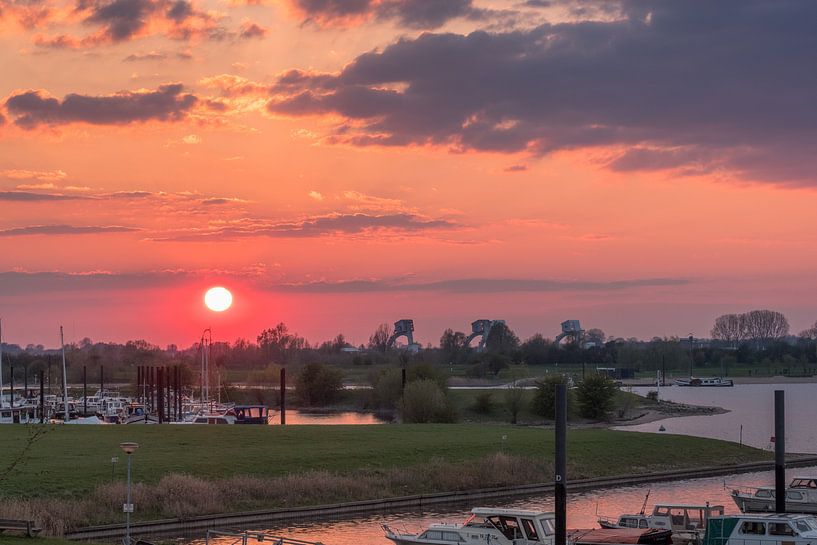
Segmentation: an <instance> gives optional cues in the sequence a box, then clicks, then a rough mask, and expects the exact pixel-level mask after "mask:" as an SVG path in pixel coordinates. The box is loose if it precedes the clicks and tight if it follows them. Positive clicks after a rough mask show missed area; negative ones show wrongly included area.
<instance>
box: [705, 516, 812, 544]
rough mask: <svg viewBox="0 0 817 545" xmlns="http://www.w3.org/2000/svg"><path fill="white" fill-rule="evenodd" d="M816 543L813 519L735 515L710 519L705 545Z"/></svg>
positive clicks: (805, 517) (804, 517)
mask: <svg viewBox="0 0 817 545" xmlns="http://www.w3.org/2000/svg"><path fill="white" fill-rule="evenodd" d="M815 539H817V519H815V518H814V517H813V516H811V515H777V514H768V515H733V516H725V517H713V518H711V519H709V522H708V524H707V530H706V539H705V541H704V545H808V544H809V543H812V542H814V540H815Z"/></svg>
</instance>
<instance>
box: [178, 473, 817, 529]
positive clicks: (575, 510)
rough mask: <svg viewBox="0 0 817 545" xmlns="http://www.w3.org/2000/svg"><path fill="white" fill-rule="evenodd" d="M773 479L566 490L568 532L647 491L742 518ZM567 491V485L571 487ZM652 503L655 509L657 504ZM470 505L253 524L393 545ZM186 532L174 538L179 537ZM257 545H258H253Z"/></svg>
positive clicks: (532, 501)
mask: <svg viewBox="0 0 817 545" xmlns="http://www.w3.org/2000/svg"><path fill="white" fill-rule="evenodd" d="M800 471H802V472H803V473H815V472H817V467H813V468H803V469H802V470H798V472H800ZM773 480H774V473H773V472H772V471H763V472H755V473H746V474H742V475H734V476H729V477H713V478H705V479H687V480H680V481H674V482H661V483H651V484H647V485H639V486H621V487H617V488H611V489H603V490H597V491H588V492H568V496H567V500H568V501H567V506H568V509H567V525H568V528H587V529H590V528H597V527H599V524H598V518H599V516H600V514H609V515H611V516H615V517H616V518H617V515H618V514H620V513H630V512H633V511H636V512H637V511H638V509H639V508H640V506H641V505H642V504H643V502H644V497H645V495H646V494H647V493H648V492H649V493H650V498H652V499H654V501H655V502H656V503H655V504H659V503H665V504H666V503H673V504H686V505H692V504H696V503H698V501H699V500H701V499H702V498H706V499H707V500H708V501H709V502H710V504H711V505H723V506H724V513H725V514H726V515H738V514H740V511H739V510H738V508H737V506H736V505H735V504H734V503H733V502H732V500H731V497H730V493H731V490H732V488H733V487H735V486H738V485H740V486H761V485H764V484H768V483H770V482H772V481H773ZM568 490H569V485H568ZM655 504H652V503H650V504H649V505H648V508H649V509H648V510H649V511H651V510H652V507H653V505H655ZM482 505H484V506H485V507H486V508H495V509H510V510H515V511H532V512H539V513H553V511H554V498H553V496H552V495H546V496H542V495H535V496H528V497H522V498H518V499H512V500H498V501H493V502H491V501H488V502H485V501H483V502H482ZM471 510H472V507H470V506H468V505H463V504H454V505H450V506H448V507H446V506H439V507H434V508H430V509H424V510H405V511H401V510H397V511H392V512H385V513H373V514H369V515H358V516H354V517H345V516H339V517H337V518H323V519H314V518H305V519H303V520H294V521H291V522H288V523H283V524H281V523H277V524H269V525H264V524H262V523H255V524H253V525H252V527H253V528H254V529H263V530H264V531H266V532H270V533H273V534H276V535H287V536H290V537H292V538H297V539H302V540H310V541H320V542H322V543H324V544H326V545H390V544H391V543H393V542H392V541H390V540H389V539H387V538H386V537H385V534H384V531H383V528H382V526H383V525H386V526H388V527H389V528H391V529H392V530H393V531H394V532H396V533H404V534H415V535H416V534H418V533H420V532H422V531H423V530H424V529H428V528H430V527H431V526H432V525H434V524H439V523H447V524H455V523H458V522H461V521H465V520H467V519H468V518H469V517H470V516H471V514H472V512H471ZM183 535H184V534H180V535H177V536H175V537H177V538H181V537H183ZM204 543H205V540H204V538H203V536H202V537H200V538H197V537H195V535H189V537H188V538H187V539H185V540H183V542H182V545H204ZM210 544H211V545H214V544H215V545H229V544H228V542H227V541H226V540H225V541H213V540H211V541H210ZM253 545H254V544H253Z"/></svg>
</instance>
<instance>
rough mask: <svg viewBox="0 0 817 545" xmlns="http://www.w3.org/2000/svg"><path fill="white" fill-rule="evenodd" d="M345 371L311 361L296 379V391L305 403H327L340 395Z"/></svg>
mask: <svg viewBox="0 0 817 545" xmlns="http://www.w3.org/2000/svg"><path fill="white" fill-rule="evenodd" d="M342 390H343V372H342V371H341V370H340V369H334V368H332V367H329V366H328V365H325V364H323V363H310V364H308V365H307V366H306V367H304V368H303V369H302V370H301V373H300V374H299V375H298V378H297V379H296V380H295V392H296V393H297V394H298V398H299V399H300V400H301V402H302V403H303V404H305V405H310V406H314V405H326V404H328V403H332V402H334V401H336V400H337V399H338V397H340V393H341V391H342Z"/></svg>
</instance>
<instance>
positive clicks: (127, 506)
mask: <svg viewBox="0 0 817 545" xmlns="http://www.w3.org/2000/svg"><path fill="white" fill-rule="evenodd" d="M122 512H123V513H133V504H132V503H124V504H122Z"/></svg>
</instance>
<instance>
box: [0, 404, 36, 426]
mask: <svg viewBox="0 0 817 545" xmlns="http://www.w3.org/2000/svg"><path fill="white" fill-rule="evenodd" d="M39 422H40V409H39V408H38V407H3V408H2V409H0V424H34V423H39Z"/></svg>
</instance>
